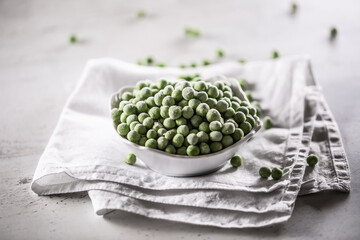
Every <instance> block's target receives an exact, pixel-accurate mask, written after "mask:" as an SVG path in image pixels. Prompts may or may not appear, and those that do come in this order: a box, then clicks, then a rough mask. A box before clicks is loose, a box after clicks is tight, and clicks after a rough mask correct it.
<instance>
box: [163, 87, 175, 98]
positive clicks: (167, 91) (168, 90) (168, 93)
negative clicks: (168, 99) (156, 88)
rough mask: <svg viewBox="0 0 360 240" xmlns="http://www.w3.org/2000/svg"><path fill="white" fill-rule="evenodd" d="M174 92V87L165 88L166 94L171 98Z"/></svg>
mask: <svg viewBox="0 0 360 240" xmlns="http://www.w3.org/2000/svg"><path fill="white" fill-rule="evenodd" d="M173 91H174V87H173V86H171V85H167V86H166V87H165V88H164V94H165V95H167V96H171V94H172V92H173Z"/></svg>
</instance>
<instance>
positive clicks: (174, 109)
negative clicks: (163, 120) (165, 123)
mask: <svg viewBox="0 0 360 240" xmlns="http://www.w3.org/2000/svg"><path fill="white" fill-rule="evenodd" d="M181 115H182V110H181V107H179V106H171V107H170V108H169V116H170V118H171V119H174V120H175V119H178V118H180V117H181Z"/></svg>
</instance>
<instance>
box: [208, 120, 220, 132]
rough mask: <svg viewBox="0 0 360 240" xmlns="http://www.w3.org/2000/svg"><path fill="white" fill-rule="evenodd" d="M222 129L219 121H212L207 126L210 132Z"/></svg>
mask: <svg viewBox="0 0 360 240" xmlns="http://www.w3.org/2000/svg"><path fill="white" fill-rule="evenodd" d="M221 128H222V124H221V122H219V121H213V122H211V123H210V124H209V129H210V131H220V130H221Z"/></svg>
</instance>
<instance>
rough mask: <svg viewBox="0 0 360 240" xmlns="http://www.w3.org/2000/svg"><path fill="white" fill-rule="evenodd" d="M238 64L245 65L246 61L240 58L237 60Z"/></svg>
mask: <svg viewBox="0 0 360 240" xmlns="http://www.w3.org/2000/svg"><path fill="white" fill-rule="evenodd" d="M238 63H241V64H245V63H246V60H245V59H243V58H240V59H238Z"/></svg>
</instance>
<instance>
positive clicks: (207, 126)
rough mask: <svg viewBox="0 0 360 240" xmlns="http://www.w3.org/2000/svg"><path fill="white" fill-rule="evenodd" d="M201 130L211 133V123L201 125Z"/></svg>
mask: <svg viewBox="0 0 360 240" xmlns="http://www.w3.org/2000/svg"><path fill="white" fill-rule="evenodd" d="M199 130H200V131H203V132H206V133H208V132H210V128H209V123H207V122H202V123H200V125H199Z"/></svg>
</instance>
